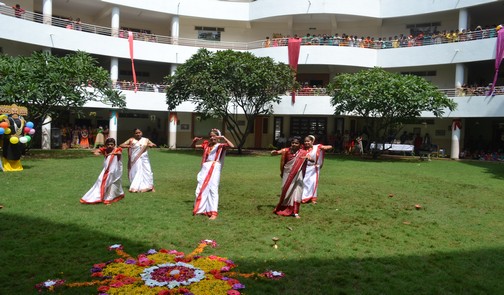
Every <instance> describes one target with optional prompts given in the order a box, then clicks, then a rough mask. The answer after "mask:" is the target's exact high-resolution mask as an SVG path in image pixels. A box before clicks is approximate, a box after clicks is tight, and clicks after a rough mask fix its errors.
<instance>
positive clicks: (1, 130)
mask: <svg viewBox="0 0 504 295" xmlns="http://www.w3.org/2000/svg"><path fill="white" fill-rule="evenodd" d="M4 133H5V129H3V128H2V127H0V135H2V134H4Z"/></svg>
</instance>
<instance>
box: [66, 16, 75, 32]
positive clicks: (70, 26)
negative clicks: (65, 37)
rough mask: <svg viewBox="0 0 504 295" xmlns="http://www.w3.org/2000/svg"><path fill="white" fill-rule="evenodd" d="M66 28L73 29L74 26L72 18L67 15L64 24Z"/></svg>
mask: <svg viewBox="0 0 504 295" xmlns="http://www.w3.org/2000/svg"><path fill="white" fill-rule="evenodd" d="M65 27H66V28H67V29H69V30H73V28H74V21H73V18H71V17H69V18H68V21H67V24H66V26H65Z"/></svg>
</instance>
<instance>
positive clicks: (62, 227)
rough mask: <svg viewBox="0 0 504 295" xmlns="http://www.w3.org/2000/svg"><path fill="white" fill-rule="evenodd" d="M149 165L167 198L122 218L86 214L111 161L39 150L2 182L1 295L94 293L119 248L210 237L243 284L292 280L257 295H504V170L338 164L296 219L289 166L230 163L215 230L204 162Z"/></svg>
mask: <svg viewBox="0 0 504 295" xmlns="http://www.w3.org/2000/svg"><path fill="white" fill-rule="evenodd" d="M149 154H150V158H151V163H152V167H153V171H154V178H155V186H156V192H155V193H144V194H130V193H126V197H125V199H123V200H122V201H120V202H118V203H116V204H113V205H111V206H105V205H101V204H100V205H82V204H80V203H79V199H80V197H81V196H82V195H83V194H84V193H85V192H86V191H87V190H88V189H89V188H90V187H91V185H92V184H93V183H94V181H95V180H96V177H97V176H98V174H99V172H100V170H101V163H102V161H103V158H101V157H94V156H92V155H91V153H90V152H89V151H86V152H83V151H47V152H42V151H32V152H31V155H29V156H27V157H26V158H24V159H23V166H24V167H25V170H24V171H23V172H17V173H14V172H11V173H3V174H0V188H1V193H0V203H1V204H3V205H4V208H3V209H1V210H0V282H1V283H0V294H35V293H36V290H35V289H34V285H35V284H36V283H39V282H42V281H44V280H47V279H54V278H63V279H65V280H67V281H69V282H86V281H91V280H92V278H91V277H90V272H89V269H90V268H91V267H92V265H93V264H95V263H99V262H103V261H107V260H110V259H114V258H117V256H116V255H115V254H114V253H113V252H109V251H108V250H107V247H108V246H110V245H112V244H116V243H120V244H123V245H124V248H125V250H126V251H127V252H128V253H130V254H133V255H136V254H140V253H143V252H145V251H147V250H148V249H151V248H166V249H176V250H179V251H183V252H186V253H189V252H191V251H192V250H193V249H194V248H195V247H196V246H197V245H198V242H199V241H200V240H202V239H213V240H216V241H217V243H218V244H219V247H217V248H207V249H206V250H205V252H204V253H205V255H211V254H214V255H218V256H223V257H228V258H230V259H232V260H233V261H234V262H235V263H236V264H238V267H237V268H236V269H235V270H237V271H239V272H242V273H250V272H263V271H266V270H280V271H283V272H285V274H286V277H285V278H284V279H282V280H279V281H269V280H263V279H247V278H240V279H239V280H240V282H242V283H243V284H245V285H246V289H245V290H244V293H245V294H504V279H503V278H504V262H503V261H504V214H503V212H504V193H503V189H502V188H503V184H504V165H502V164H499V163H485V162H462V161H460V162H457V161H450V160H433V161H431V162H421V161H418V160H417V159H390V158H383V159H380V160H361V159H359V158H354V157H345V156H335V155H328V157H327V159H326V162H325V165H324V168H323V170H322V175H321V178H320V188H319V203H318V204H316V205H311V204H310V205H303V206H302V207H301V210H300V215H301V217H302V218H301V219H295V218H288V217H280V216H276V215H274V214H272V210H273V208H274V206H275V205H276V203H277V201H278V197H279V193H280V177H279V161H280V158H279V157H270V156H261V155H247V156H238V155H229V156H228V157H227V158H226V161H225V165H224V168H223V172H222V178H221V185H220V205H219V218H218V219H217V220H215V221H209V220H208V219H207V218H205V217H203V216H192V205H193V201H194V189H195V187H196V174H197V173H198V171H199V165H200V161H201V152H200V151H196V152H193V151H167V150H150V151H149ZM125 160H126V159H123V161H124V162H125ZM128 185H129V182H128V180H127V176H126V171H125V174H124V178H123V186H124V188H125V191H127V188H128ZM390 195H392V196H390ZM415 204H419V205H421V206H422V208H421V209H419V210H416V209H415ZM274 236H276V237H279V238H280V241H279V242H278V244H279V248H278V249H274V248H273V247H272V245H273V242H272V240H271V238H272V237H274ZM60 292H61V293H63V294H93V293H95V294H96V293H97V292H96V287H83V288H72V289H62V290H61V291H60Z"/></svg>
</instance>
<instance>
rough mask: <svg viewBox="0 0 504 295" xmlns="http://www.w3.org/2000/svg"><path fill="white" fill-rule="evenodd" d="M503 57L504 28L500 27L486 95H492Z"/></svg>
mask: <svg viewBox="0 0 504 295" xmlns="http://www.w3.org/2000/svg"><path fill="white" fill-rule="evenodd" d="M503 59H504V29H500V30H499V31H498V32H497V51H496V53H495V74H494V79H493V83H492V87H491V88H490V92H489V93H488V95H493V92H494V88H495V84H496V83H497V77H498V76H499V68H500V65H501V63H502V60H503Z"/></svg>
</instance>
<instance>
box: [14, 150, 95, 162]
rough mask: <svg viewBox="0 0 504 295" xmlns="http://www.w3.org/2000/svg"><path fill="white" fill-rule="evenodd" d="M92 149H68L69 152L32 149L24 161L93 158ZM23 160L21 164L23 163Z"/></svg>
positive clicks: (24, 157)
mask: <svg viewBox="0 0 504 295" xmlns="http://www.w3.org/2000/svg"><path fill="white" fill-rule="evenodd" d="M92 151H93V150H92V149H88V150H81V149H68V150H36V149H30V150H29V151H27V152H26V154H25V155H24V156H23V159H29V160H33V161H37V160H45V159H67V160H74V159H76V158H86V157H92V156H93V153H92ZM23 159H21V162H23Z"/></svg>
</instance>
